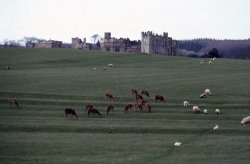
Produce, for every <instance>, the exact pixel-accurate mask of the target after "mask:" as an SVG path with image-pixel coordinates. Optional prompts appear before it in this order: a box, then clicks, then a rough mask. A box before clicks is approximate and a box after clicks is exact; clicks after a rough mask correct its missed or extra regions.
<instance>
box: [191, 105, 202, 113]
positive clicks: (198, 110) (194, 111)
mask: <svg viewBox="0 0 250 164" xmlns="http://www.w3.org/2000/svg"><path fill="white" fill-rule="evenodd" d="M193 113H196V114H199V113H201V111H200V109H199V107H198V106H193Z"/></svg>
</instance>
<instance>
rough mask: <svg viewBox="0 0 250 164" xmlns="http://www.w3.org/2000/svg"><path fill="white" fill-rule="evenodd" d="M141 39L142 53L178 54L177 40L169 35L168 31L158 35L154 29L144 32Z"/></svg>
mask: <svg viewBox="0 0 250 164" xmlns="http://www.w3.org/2000/svg"><path fill="white" fill-rule="evenodd" d="M141 40H142V42H141V52H142V53H148V54H160V55H176V49H177V42H176V41H173V40H172V38H170V37H168V33H165V32H164V33H163V35H158V34H154V33H152V31H148V32H142V33H141ZM174 43H175V44H174Z"/></svg>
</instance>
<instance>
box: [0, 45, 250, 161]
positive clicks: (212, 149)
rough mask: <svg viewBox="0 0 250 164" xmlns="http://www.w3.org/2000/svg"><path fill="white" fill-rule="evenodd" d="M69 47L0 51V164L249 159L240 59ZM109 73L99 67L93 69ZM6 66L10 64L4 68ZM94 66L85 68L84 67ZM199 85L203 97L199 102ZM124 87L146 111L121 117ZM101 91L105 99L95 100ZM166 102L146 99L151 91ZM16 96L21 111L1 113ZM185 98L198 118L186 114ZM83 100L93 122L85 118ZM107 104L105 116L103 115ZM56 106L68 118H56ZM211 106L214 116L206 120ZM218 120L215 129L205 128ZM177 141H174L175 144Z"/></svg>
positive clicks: (246, 67) (248, 102) (245, 74)
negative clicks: (71, 115)
mask: <svg viewBox="0 0 250 164" xmlns="http://www.w3.org/2000/svg"><path fill="white" fill-rule="evenodd" d="M199 60H200V59H194V58H184V57H165V56H158V55H145V54H123V53H103V52H98V51H96V52H95V51H93V52H91V51H80V50H72V49H0V161H1V163H4V164H5V163H6V164H7V163H18V164H20V163H24V164H29V163H32V164H33V163H43V164H44V163H53V164H54V163H60V164H62V163H74V164H75V163H114V164H122V163H132V164H133V163H148V164H152V163H164V164H165V163H173V164H176V163H185V164H186V163H188V164H189V163H209V164H211V163H220V164H221V163H225V164H228V163H231V164H235V163H249V162H248V161H249V160H250V156H249V151H250V126H245V127H243V126H241V125H240V121H241V119H242V118H243V117H245V116H248V115H250V99H249V98H250V92H249V91H250V74H249V72H250V62H249V61H246V60H228V59H217V60H216V61H215V62H214V63H213V64H212V65H209V64H207V63H208V59H206V60H207V61H206V64H204V65H200V64H199ZM109 63H112V64H114V67H113V68H110V69H108V70H107V71H104V70H103V69H102V68H103V66H105V65H107V64H109ZM6 65H9V66H10V67H11V69H10V70H6V69H5V67H6ZM94 67H96V69H95V70H94V69H93V68H94ZM205 88H210V89H211V91H212V94H213V95H212V96H210V97H208V98H207V99H199V95H200V94H201V93H202V92H203V91H204V89H205ZM131 89H137V90H142V89H145V90H148V91H149V93H150V95H151V97H150V98H147V100H148V101H149V102H150V104H151V105H152V113H147V112H143V113H141V112H134V111H133V112H130V113H127V114H124V112H123V110H124V107H125V105H126V104H128V103H133V102H134V98H133V97H132V95H131ZM107 92H111V93H112V94H113V96H114V97H115V101H114V102H108V101H106V100H105V99H104V95H105V93H107ZM156 94H160V95H163V96H164V97H166V100H167V102H166V103H156V102H155V101H154V99H153V98H154V95H156ZM12 97H13V98H16V99H17V100H18V102H19V103H20V106H21V108H19V109H17V108H15V107H11V108H10V107H9V106H8V102H7V100H8V99H9V98H12ZM183 100H188V101H189V102H190V103H191V104H193V105H198V106H199V107H200V108H201V109H205V108H206V109H208V112H209V114H208V115H203V114H200V115H195V114H193V113H192V112H191V108H192V106H189V107H188V108H184V107H183V104H182V103H183ZM86 104H92V105H94V106H95V107H96V108H97V109H99V110H100V112H101V113H102V115H103V117H101V118H98V117H93V116H92V117H88V116H87V115H86V113H85V112H84V110H83V109H84V106H85V105H86ZM109 104H113V105H114V106H115V112H114V113H111V114H110V115H106V108H107V106H108V105H109ZM65 107H72V108H74V109H75V111H76V112H77V114H78V116H79V119H78V120H68V119H66V118H65V117H64V113H63V110H64V108H65ZM216 108H219V109H220V110H221V111H222V113H223V114H222V115H219V116H218V115H214V114H213V112H214V110H215V109H216ZM216 124H218V125H219V127H220V128H219V130H217V131H214V130H213V127H214V126H215V125H216ZM176 141H180V142H181V143H182V145H181V146H180V147H175V146H174V143H175V142H176Z"/></svg>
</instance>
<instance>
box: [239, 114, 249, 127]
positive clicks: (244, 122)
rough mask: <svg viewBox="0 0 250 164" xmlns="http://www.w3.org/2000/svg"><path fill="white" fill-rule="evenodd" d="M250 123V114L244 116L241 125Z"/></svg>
mask: <svg viewBox="0 0 250 164" xmlns="http://www.w3.org/2000/svg"><path fill="white" fill-rule="evenodd" d="M249 123H250V116H247V117H245V118H243V119H242V120H241V122H240V124H241V125H246V124H249Z"/></svg>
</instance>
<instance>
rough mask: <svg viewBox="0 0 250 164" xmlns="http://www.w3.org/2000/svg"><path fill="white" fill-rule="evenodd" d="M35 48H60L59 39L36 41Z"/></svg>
mask: <svg viewBox="0 0 250 164" xmlns="http://www.w3.org/2000/svg"><path fill="white" fill-rule="evenodd" d="M36 47H37V48H62V42H61V41H55V40H48V41H42V42H39V43H37V45H36Z"/></svg>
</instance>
